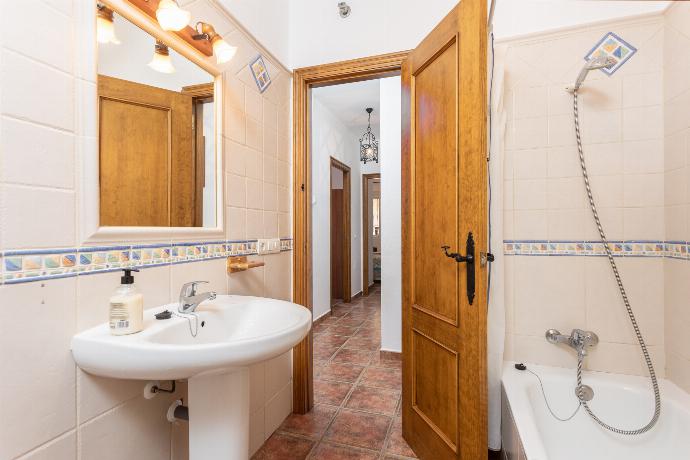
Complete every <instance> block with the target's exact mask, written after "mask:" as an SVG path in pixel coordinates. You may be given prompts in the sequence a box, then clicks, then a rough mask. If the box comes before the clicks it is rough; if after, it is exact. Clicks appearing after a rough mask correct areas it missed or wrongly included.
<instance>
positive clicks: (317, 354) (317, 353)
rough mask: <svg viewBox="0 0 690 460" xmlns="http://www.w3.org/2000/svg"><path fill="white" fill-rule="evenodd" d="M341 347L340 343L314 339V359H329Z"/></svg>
mask: <svg viewBox="0 0 690 460" xmlns="http://www.w3.org/2000/svg"><path fill="white" fill-rule="evenodd" d="M317 337H318V336H317ZM339 348H340V345H333V344H328V343H326V344H324V343H317V342H316V341H314V360H319V361H327V360H329V359H330V358H331V356H333V354H334V353H335V352H336V351H337V350H338V349H339Z"/></svg>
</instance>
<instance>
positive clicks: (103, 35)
mask: <svg viewBox="0 0 690 460" xmlns="http://www.w3.org/2000/svg"><path fill="white" fill-rule="evenodd" d="M96 40H98V43H104V44H105V43H114V44H116V45H117V44H119V43H120V41H119V40H118V39H117V37H116V36H115V25H114V24H113V20H112V18H110V19H108V18H104V17H101V16H97V17H96Z"/></svg>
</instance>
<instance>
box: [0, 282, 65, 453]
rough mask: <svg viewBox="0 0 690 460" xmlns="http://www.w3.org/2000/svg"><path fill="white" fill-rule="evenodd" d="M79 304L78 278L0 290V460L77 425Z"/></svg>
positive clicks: (28, 448)
mask: <svg viewBox="0 0 690 460" xmlns="http://www.w3.org/2000/svg"><path fill="white" fill-rule="evenodd" d="M75 304H76V279H75V278H65V279H60V280H51V281H44V282H40V283H27V284H21V285H13V286H0V305H2V306H3V308H0V337H2V339H0V340H2V344H3V346H2V347H1V348H2V353H1V354H0V368H1V369H2V370H3V377H2V380H1V381H0V389H1V391H0V407H2V413H3V416H2V417H1V418H0V458H15V457H17V456H19V455H20V454H22V453H25V452H28V451H30V450H32V449H33V448H34V447H36V446H39V445H41V444H43V443H45V442H48V441H49V440H51V439H53V438H55V437H57V436H59V435H61V434H62V433H65V432H67V431H69V430H71V429H73V428H74V427H75V425H76V413H75V407H76V399H75V393H76V391H75V388H76V384H75V373H76V371H75V364H74V361H73V360H72V354H71V353H70V340H71V339H72V335H73V334H74V333H75V332H76V325H75V307H74V306H75ZM28 408H30V409H31V410H27V409H28Z"/></svg>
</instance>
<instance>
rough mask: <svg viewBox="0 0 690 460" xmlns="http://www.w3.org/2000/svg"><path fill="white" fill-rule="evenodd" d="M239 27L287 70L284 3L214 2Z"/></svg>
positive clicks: (286, 8) (274, 0)
mask: <svg viewBox="0 0 690 460" xmlns="http://www.w3.org/2000/svg"><path fill="white" fill-rule="evenodd" d="M217 1H218V4H220V5H221V6H222V7H223V8H224V9H225V10H226V11H227V12H228V13H229V14H230V15H231V16H232V17H234V18H235V19H236V20H237V21H238V22H239V23H240V24H242V26H243V28H244V29H245V30H246V31H247V32H249V33H250V34H251V35H252V36H253V37H254V38H255V39H256V40H257V41H258V42H259V43H261V44H262V45H263V46H264V47H265V48H266V49H268V50H270V52H271V53H272V54H273V56H275V58H276V59H278V60H279V61H280V63H281V64H283V65H284V66H285V67H287V68H290V33H289V29H290V12H289V10H290V5H289V3H288V2H287V1H285V0H264V1H261V2H257V1H255V0H217Z"/></svg>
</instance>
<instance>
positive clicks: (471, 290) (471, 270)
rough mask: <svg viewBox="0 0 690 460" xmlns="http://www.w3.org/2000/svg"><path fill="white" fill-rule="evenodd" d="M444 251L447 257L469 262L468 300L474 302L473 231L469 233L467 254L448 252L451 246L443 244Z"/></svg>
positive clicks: (470, 302) (460, 261)
mask: <svg viewBox="0 0 690 460" xmlns="http://www.w3.org/2000/svg"><path fill="white" fill-rule="evenodd" d="M441 249H443V253H444V254H445V255H446V257H450V258H451V259H455V261H456V262H458V263H463V262H464V263H466V264H467V301H468V302H469V304H470V305H472V302H474V291H475V281H474V261H475V259H474V237H473V236H472V232H470V233H468V234H467V242H466V243H465V255H464V256H463V255H462V254H459V253H457V252H448V249H450V246H441Z"/></svg>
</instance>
